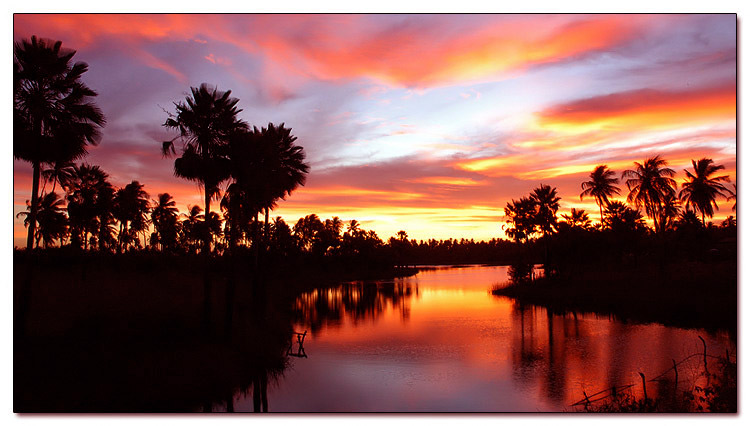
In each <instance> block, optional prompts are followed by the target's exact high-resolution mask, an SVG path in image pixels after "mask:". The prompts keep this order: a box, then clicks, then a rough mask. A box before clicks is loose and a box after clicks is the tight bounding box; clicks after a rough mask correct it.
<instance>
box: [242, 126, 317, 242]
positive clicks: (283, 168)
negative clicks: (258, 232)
mask: <svg viewBox="0 0 750 426" xmlns="http://www.w3.org/2000/svg"><path fill="white" fill-rule="evenodd" d="M253 131H254V132H255V133H258V132H259V133H260V139H261V141H262V142H263V144H264V145H266V146H267V148H266V150H267V151H266V152H267V153H268V158H267V161H268V163H267V167H265V170H264V172H265V178H266V180H267V182H269V184H270V185H271V187H270V188H269V191H270V194H269V195H270V199H269V200H267V202H266V203H265V205H264V206H263V207H264V209H265V239H266V240H267V239H268V229H269V226H268V214H269V209H271V208H273V207H274V206H275V205H276V202H277V201H278V200H279V199H285V198H286V196H287V195H292V192H293V191H294V190H295V189H297V188H298V187H300V186H304V185H305V181H306V175H307V173H308V172H309V171H310V166H309V165H308V164H307V163H305V152H304V150H303V149H302V147H301V146H298V145H295V143H294V142H295V141H296V140H297V137H296V136H293V135H292V129H291V128H287V127H284V123H281V124H280V125H279V126H275V125H274V124H273V123H268V126H267V127H263V128H262V129H260V130H258V129H257V128H253Z"/></svg>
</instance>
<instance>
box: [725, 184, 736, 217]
mask: <svg viewBox="0 0 750 426" xmlns="http://www.w3.org/2000/svg"><path fill="white" fill-rule="evenodd" d="M732 188H734V191H732V190H731V189H729V188H726V190H727V194H728V195H727V201H732V200H734V204H733V205H732V211H737V184H736V183H733V184H732Z"/></svg>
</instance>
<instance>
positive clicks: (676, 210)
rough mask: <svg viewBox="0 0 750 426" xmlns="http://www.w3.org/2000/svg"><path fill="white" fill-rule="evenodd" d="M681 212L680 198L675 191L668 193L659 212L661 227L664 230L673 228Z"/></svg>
mask: <svg viewBox="0 0 750 426" xmlns="http://www.w3.org/2000/svg"><path fill="white" fill-rule="evenodd" d="M679 214H680V200H679V199H678V198H677V196H676V195H675V193H674V192H670V193H668V194H667V195H666V196H665V197H664V201H663V202H662V209H661V212H660V213H659V227H660V229H662V230H667V229H670V228H672V226H673V225H674V221H675V219H676V218H677V217H678V216H679Z"/></svg>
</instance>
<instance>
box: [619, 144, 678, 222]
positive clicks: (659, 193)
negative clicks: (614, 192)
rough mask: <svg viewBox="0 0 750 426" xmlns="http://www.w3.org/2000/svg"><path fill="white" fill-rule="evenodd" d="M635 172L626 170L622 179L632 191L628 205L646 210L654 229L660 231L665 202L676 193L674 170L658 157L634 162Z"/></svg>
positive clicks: (629, 194)
mask: <svg viewBox="0 0 750 426" xmlns="http://www.w3.org/2000/svg"><path fill="white" fill-rule="evenodd" d="M633 164H635V170H625V171H624V172H622V178H623V179H625V178H626V177H627V178H628V180H627V181H626V182H625V183H626V184H627V186H628V189H629V190H630V193H628V198H627V200H628V203H631V204H633V205H634V206H635V207H636V208H637V209H640V208H641V207H643V208H645V210H646V216H648V217H649V218H651V219H653V221H654V228H655V229H656V230H657V231H659V230H660V228H659V220H658V218H659V215H660V214H661V210H662V207H663V205H664V200H665V199H666V198H667V197H668V196H669V194H673V193H674V191H675V190H674V188H675V186H676V183H675V181H674V179H672V177H673V176H674V175H675V172H674V170H672V169H670V168H667V167H666V165H667V161H666V160H664V159H663V158H661V156H659V155H657V156H655V157H651V158H649V159H647V160H646V161H644V162H643V164H641V163H638V162H634V163H633Z"/></svg>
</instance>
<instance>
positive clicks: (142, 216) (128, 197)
mask: <svg viewBox="0 0 750 426" xmlns="http://www.w3.org/2000/svg"><path fill="white" fill-rule="evenodd" d="M115 204H116V205H117V208H116V209H115V212H116V213H115V218H116V219H117V220H118V221H119V222H120V233H119V238H118V250H123V249H124V250H127V248H128V247H129V245H130V243H131V242H133V241H134V240H135V239H137V232H138V231H139V229H137V228H133V227H132V226H131V227H129V224H132V223H133V222H135V221H138V222H140V225H141V226H140V227H141V228H143V227H145V225H146V217H147V215H148V213H149V206H150V204H151V203H150V201H149V196H148V193H147V192H146V191H145V190H144V189H143V184H141V183H139V182H138V181H136V180H134V181H132V182H130V183H129V184H127V185H125V187H124V188H121V189H118V190H117V193H116V194H115Z"/></svg>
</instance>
